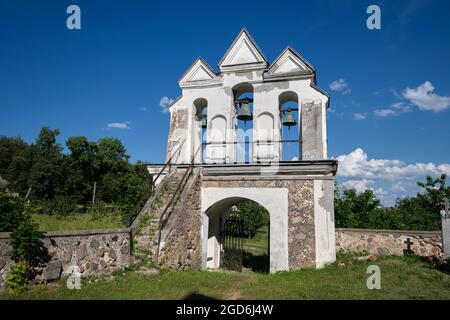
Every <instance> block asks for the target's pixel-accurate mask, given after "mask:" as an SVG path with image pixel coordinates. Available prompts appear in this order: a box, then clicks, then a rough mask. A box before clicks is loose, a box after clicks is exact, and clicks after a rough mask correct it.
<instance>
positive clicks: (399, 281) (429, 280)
mask: <svg viewBox="0 0 450 320" xmlns="http://www.w3.org/2000/svg"><path fill="white" fill-rule="evenodd" d="M339 264H340V265H339ZM342 264H344V266H343V265H342ZM370 264H376V265H378V266H379V267H380V269H381V289H380V290H369V289H367V287H366V280H367V277H368V276H369V275H368V274H367V273H366V270H367V267H368V266H369V265H370ZM189 298H203V299H208V298H209V299H450V276H449V275H447V274H444V273H441V272H439V271H437V270H434V269H430V268H428V266H427V265H426V264H424V263H423V262H421V261H419V260H418V259H416V258H414V257H386V258H382V259H380V260H378V261H376V262H359V261H354V260H352V259H351V258H349V257H345V256H344V257H340V258H339V261H338V262H336V263H334V264H332V265H330V266H327V267H325V268H322V269H319V270H316V269H305V270H298V271H290V272H280V273H276V274H258V273H253V272H248V271H247V272H243V273H236V272H228V271H217V272H209V271H195V270H188V271H182V272H181V271H180V272H172V271H165V270H162V271H161V272H160V273H159V274H157V275H153V276H144V275H142V274H139V273H136V272H133V271H129V272H119V273H116V274H115V275H113V276H102V277H98V278H93V277H89V278H82V287H81V290H69V289H67V288H66V286H65V283H64V281H61V282H59V283H56V284H51V285H40V286H37V287H34V288H32V289H30V290H29V291H28V292H25V293H23V294H14V293H11V292H7V293H1V294H0V299H189Z"/></svg>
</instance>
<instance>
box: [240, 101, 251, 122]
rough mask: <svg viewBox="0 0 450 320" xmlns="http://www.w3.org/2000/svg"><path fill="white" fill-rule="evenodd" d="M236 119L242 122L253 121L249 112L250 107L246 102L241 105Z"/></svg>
mask: <svg viewBox="0 0 450 320" xmlns="http://www.w3.org/2000/svg"><path fill="white" fill-rule="evenodd" d="M237 118H238V120H242V121H245V122H247V121H249V120H252V119H253V115H252V113H251V111H250V106H249V105H248V103H247V102H244V103H242V104H241V107H240V109H239V113H238V115H237Z"/></svg>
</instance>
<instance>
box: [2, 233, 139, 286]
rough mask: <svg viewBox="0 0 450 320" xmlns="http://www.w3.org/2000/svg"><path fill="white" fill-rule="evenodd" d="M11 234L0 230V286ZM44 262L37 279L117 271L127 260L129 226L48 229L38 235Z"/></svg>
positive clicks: (7, 262) (7, 265)
mask: <svg viewBox="0 0 450 320" xmlns="http://www.w3.org/2000/svg"><path fill="white" fill-rule="evenodd" d="M10 241H11V239H10V236H9V233H6V232H4V233H0V289H4V288H5V286H6V284H5V281H6V277H7V275H8V273H9V271H10V267H11V264H12V263H13V262H12V261H11V260H10V252H11V248H10ZM41 242H42V244H43V247H44V250H45V251H46V254H45V256H46V257H45V260H46V261H45V262H44V263H43V264H42V265H41V266H39V267H37V268H36V271H37V276H36V279H35V280H36V282H37V283H42V282H47V281H51V280H57V279H59V278H60V277H61V276H62V275H67V274H70V272H72V270H73V268H74V266H77V267H78V268H79V272H80V273H81V275H92V274H100V273H108V272H112V271H117V270H119V269H120V268H122V267H124V266H128V265H129V264H130V262H131V261H130V259H131V256H130V251H131V250H130V249H131V241H130V229H112V230H86V231H68V232H48V233H46V234H45V236H44V237H43V238H42V239H41Z"/></svg>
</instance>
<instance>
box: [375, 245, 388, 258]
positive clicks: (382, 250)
mask: <svg viewBox="0 0 450 320" xmlns="http://www.w3.org/2000/svg"><path fill="white" fill-rule="evenodd" d="M377 251H378V254H379V255H380V256H385V255H387V254H389V253H390V252H389V249H388V248H386V247H380V248H378V249H377Z"/></svg>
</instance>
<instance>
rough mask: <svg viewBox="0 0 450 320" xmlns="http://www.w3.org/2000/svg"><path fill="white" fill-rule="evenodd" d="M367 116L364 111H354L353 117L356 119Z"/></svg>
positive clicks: (362, 118)
mask: <svg viewBox="0 0 450 320" xmlns="http://www.w3.org/2000/svg"><path fill="white" fill-rule="evenodd" d="M365 118H366V115H365V114H364V113H354V114H353V119H354V120H364V119H365Z"/></svg>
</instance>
